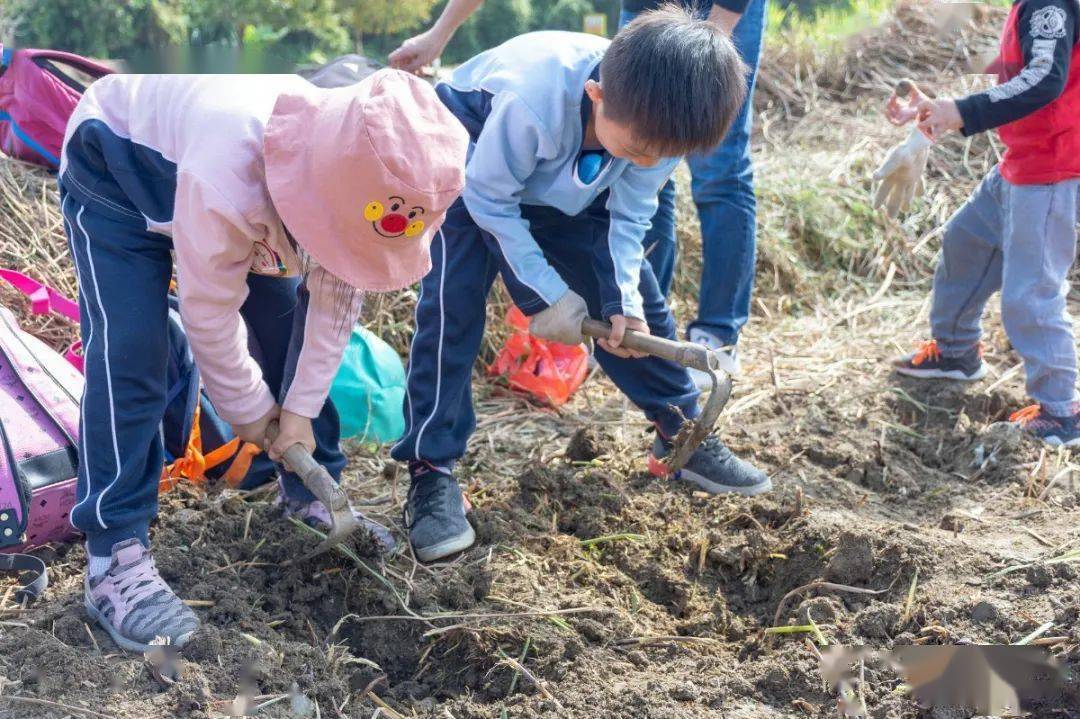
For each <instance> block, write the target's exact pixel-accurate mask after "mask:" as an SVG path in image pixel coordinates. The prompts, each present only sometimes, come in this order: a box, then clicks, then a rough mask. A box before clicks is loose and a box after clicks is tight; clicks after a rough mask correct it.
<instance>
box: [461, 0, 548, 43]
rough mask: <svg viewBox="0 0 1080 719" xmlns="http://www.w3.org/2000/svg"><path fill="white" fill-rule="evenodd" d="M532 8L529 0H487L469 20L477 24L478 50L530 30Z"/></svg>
mask: <svg viewBox="0 0 1080 719" xmlns="http://www.w3.org/2000/svg"><path fill="white" fill-rule="evenodd" d="M532 10H533V8H532V3H531V2H529V0H485V1H484V4H483V5H482V6H480V10H479V12H477V13H476V15H474V16H473V17H472V19H471V20H469V23H472V24H474V26H475V37H476V42H477V44H478V45H479V49H478V50H477V52H479V51H482V50H486V49H488V48H492V47H495V46H496V45H499V44H501V43H503V42H505V41H507V40H509V39H510V38H512V37H514V36H516V35H521V34H522V33H526V32H528V31H529V30H530V29H531V27H530V25H531V23H532V16H533V15H532Z"/></svg>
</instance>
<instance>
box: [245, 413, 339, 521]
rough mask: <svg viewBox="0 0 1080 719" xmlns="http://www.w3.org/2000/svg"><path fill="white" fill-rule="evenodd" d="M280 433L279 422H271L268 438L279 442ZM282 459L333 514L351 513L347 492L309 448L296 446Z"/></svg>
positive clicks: (267, 431)
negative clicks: (313, 455) (312, 454)
mask: <svg viewBox="0 0 1080 719" xmlns="http://www.w3.org/2000/svg"><path fill="white" fill-rule="evenodd" d="M280 433H281V427H280V426H278V423H277V422H271V423H270V426H269V427H267V428H266V438H267V439H268V440H270V441H271V442H275V441H277V438H278V435H279V434H280ZM281 459H282V460H283V461H284V463H285V466H286V467H288V468H289V469H290V470H291V471H293V472H295V473H296V475H297V476H299V477H300V481H301V482H303V483H304V486H305V487H307V488H308V489H309V490H311V493H312V494H314V495H315V497H316V498H317V499H318V500H320V501H321V502H322V503H323V504H324V505H325V506H326V508H327V509H329V510H330V512H331V513H332V514H337V513H338V512H345V511H350V512H351V510H349V500H348V498H347V497H346V496H345V492H343V491H342V489H341V487H340V486H339V485H338V483H337V482H335V481H334V478H333V477H331V476H330V473H329V472H327V471H326V467H323V466H322V465H321V464H319V463H318V462H316V461H315V458H314V457H312V456H311V452H309V451H308V450H307V447H305V446H304V445H302V444H294V445H293V446H291V447H289V448H288V449H286V450H285V451H284V452H283V453H282V455H281Z"/></svg>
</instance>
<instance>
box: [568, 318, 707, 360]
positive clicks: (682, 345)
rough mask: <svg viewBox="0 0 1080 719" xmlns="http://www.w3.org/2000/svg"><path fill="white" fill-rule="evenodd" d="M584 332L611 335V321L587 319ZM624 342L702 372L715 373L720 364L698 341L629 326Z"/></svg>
mask: <svg viewBox="0 0 1080 719" xmlns="http://www.w3.org/2000/svg"><path fill="white" fill-rule="evenodd" d="M581 334H583V335H586V336H588V337H593V338H595V339H607V338H608V336H610V334H611V325H609V324H608V323H607V322H601V321H600V320H593V319H586V320H585V321H583V322H582V323H581ZM621 346H622V347H626V348H627V349H632V350H636V351H638V352H644V353H645V354H649V355H652V356H653V357H659V358H661V359H666V360H669V361H671V362H675V363H676V364H680V365H682V366H683V367H692V368H694V369H697V370H701V371H702V372H710V373H712V372H716V370H717V369H718V368H719V364H718V362H717V359H716V356H715V355H714V354H713V353H712V352H710V351H709V350H708V349H707V348H705V347H703V346H701V345H699V344H696V343H694V342H676V341H674V340H668V339H664V338H663V337H654V336H652V335H647V334H644V333H641V332H635V331H634V330H627V331H626V333H625V334H624V335H623V340H622V344H621Z"/></svg>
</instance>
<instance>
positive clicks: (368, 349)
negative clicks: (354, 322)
mask: <svg viewBox="0 0 1080 719" xmlns="http://www.w3.org/2000/svg"><path fill="white" fill-rule="evenodd" d="M330 399H332V400H333V401H334V406H335V407H337V411H338V415H340V417H341V438H342V439H348V438H351V437H358V438H360V439H362V440H363V441H365V442H380V443H381V442H393V441H395V440H397V439H399V438H400V437H401V435H402V434H404V433H405V414H404V412H403V410H402V405H403V403H404V401H405V367H404V366H403V365H402V364H401V358H400V357H398V354H397V352H395V351H394V349H393V348H392V347H390V345H388V344H386V343H385V342H383V341H382V340H381V339H380V338H379V337H377V336H376V335H374V334H372V333H371V332H369V331H367V330H366V329H364V328H363V327H359V326H358V327H356V328H355V329H354V330H353V333H352V337H350V338H349V346H348V347H346V348H345V356H344V357H343V358H342V360H341V368H340V369H338V373H337V376H336V377H335V378H334V383H333V385H331V387H330Z"/></svg>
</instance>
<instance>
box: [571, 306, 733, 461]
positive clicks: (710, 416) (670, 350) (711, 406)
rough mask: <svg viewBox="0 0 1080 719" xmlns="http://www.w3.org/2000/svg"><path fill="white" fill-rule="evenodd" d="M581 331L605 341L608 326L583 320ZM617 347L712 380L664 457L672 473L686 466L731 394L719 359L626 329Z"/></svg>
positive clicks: (686, 344) (692, 346)
mask: <svg viewBox="0 0 1080 719" xmlns="http://www.w3.org/2000/svg"><path fill="white" fill-rule="evenodd" d="M581 333H582V334H584V335H586V336H588V337H595V338H596V339H605V340H606V339H607V338H608V337H610V336H611V325H609V324H608V323H607V322H601V321H600V320H593V319H586V320H585V321H584V322H582V324H581ZM620 346H621V347H625V348H627V349H631V350H635V351H637V352H644V353H645V354H648V355H652V356H653V357H659V358H660V359H666V360H668V361H670V362H674V363H676V364H679V365H682V366H683V367H689V368H692V369H696V370H700V371H702V372H704V373H705V374H707V375H709V379H710V380H712V388H711V390H710V392H709V399H708V400H706V402H705V407H704V408H703V409H702V410H701V414H700V415H699V416H698V418H697V419H695V420H692V421H689V422H687V423H686V424H684V425H683V427H682V429H681V430H679V434H678V435H677V436H676V437H675V446H674V448H673V449H672V451H671V453H670V454H669V455H668V456H667V457H666V458H665V462H664V464H665V466H667V469H668V471H669V472H671V473H672V474H674V473H676V472H678V471H679V470H680V469H682V468H683V467H684V466H685V465H686V462H687V461H688V460H689V459H690V455H692V454H693V453H694V450H695V449H697V448H698V447H699V446H700V445H701V443H702V442H703V441H704V440H705V437H707V436H708V435H709V432H711V431H712V429H713V427H715V426H716V420H718V419H719V418H720V413H721V412H723V411H724V406H725V405H726V404H727V402H728V399H729V398H730V397H731V377H730V376H729V375H728V373H727V372H725V371H724V370H722V369H720V361H719V360H718V359H717V357H716V355H715V354H713V352H711V351H710V350H709V349H708V348H706V347H702V346H701V345H699V344H696V343H694V342H677V341H674V340H667V339H664V338H662V337H653V336H652V335H647V334H643V333H641V332H634V331H633V330H626V333H625V334H624V335H623V340H622V343H621V345H620Z"/></svg>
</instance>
